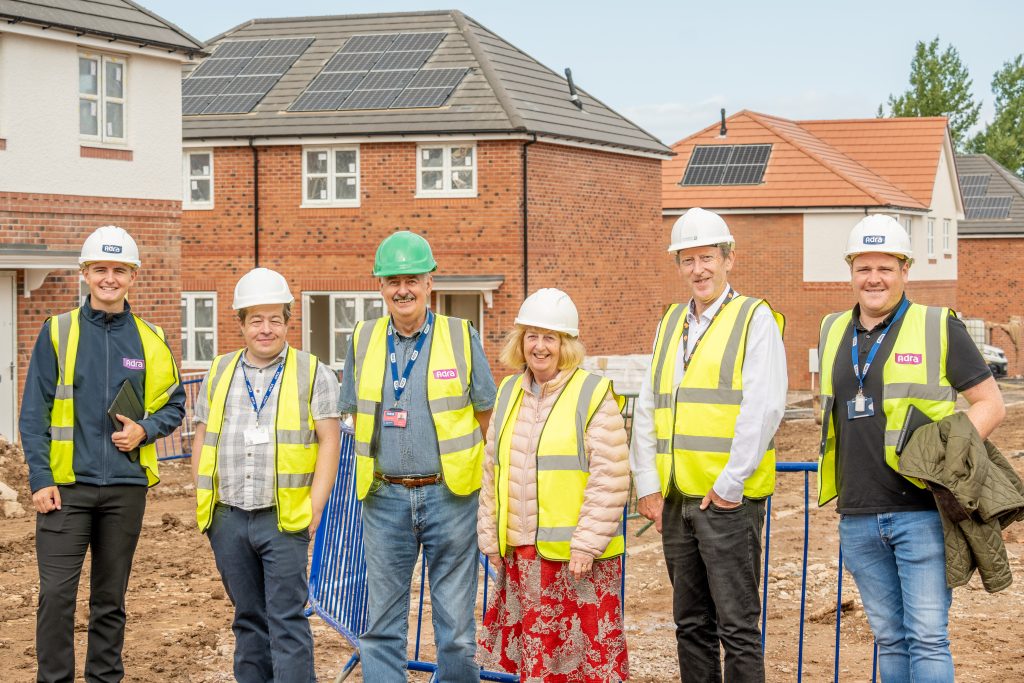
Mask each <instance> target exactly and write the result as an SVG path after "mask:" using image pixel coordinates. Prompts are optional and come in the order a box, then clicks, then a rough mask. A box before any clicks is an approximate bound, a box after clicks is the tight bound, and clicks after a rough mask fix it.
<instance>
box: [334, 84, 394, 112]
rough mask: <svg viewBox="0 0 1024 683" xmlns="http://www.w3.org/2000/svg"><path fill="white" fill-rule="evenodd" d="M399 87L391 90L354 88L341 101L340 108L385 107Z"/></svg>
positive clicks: (392, 99) (391, 100)
mask: <svg viewBox="0 0 1024 683" xmlns="http://www.w3.org/2000/svg"><path fill="white" fill-rule="evenodd" d="M400 92H402V89H401V88H394V89H392V90H355V91H353V92H352V94H351V95H349V96H348V97H347V98H345V101H344V102H342V103H341V109H343V110H345V109H387V108H388V105H390V104H391V103H392V102H393V101H394V99H395V98H396V97H398V94H399V93H400Z"/></svg>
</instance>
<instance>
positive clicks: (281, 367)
mask: <svg viewBox="0 0 1024 683" xmlns="http://www.w3.org/2000/svg"><path fill="white" fill-rule="evenodd" d="M282 370H284V361H281V363H280V364H279V365H278V366H277V371H276V372H274V378H273V379H272V380H270V386H269V387H267V391H266V392H265V393H264V394H263V400H262V401H261V402H260V405H259V407H258V408H257V407H256V393H255V392H254V391H253V390H252V384H250V383H249V375H247V374H245V366H244V365H243V366H242V377H243V378H244V379H245V388H246V390H247V391H248V392H249V402H250V403H252V409H253V410H255V411H256V426H257V427H259V426H260V412H261V411H262V410H263V407H264V406H265V405H267V399H269V398H270V394H272V393H273V392H274V385H275V384H277V378H278V377H280V376H281V371H282Z"/></svg>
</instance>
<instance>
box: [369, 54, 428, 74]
mask: <svg viewBox="0 0 1024 683" xmlns="http://www.w3.org/2000/svg"><path fill="white" fill-rule="evenodd" d="M430 52H431V51H430V50H410V51H403V52H385V53H384V55H383V56H381V58H380V59H379V60H377V63H376V64H374V65H373V69H374V71H383V70H387V69H418V68H420V67H421V66H423V62H425V61H427V58H428V57H429V56H430Z"/></svg>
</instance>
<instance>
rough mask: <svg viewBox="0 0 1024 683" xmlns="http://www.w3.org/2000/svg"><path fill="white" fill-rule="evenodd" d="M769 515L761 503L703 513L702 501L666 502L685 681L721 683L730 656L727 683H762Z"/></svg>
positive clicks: (665, 536) (665, 531)
mask: <svg viewBox="0 0 1024 683" xmlns="http://www.w3.org/2000/svg"><path fill="white" fill-rule="evenodd" d="M764 514H765V502H764V501H763V500H751V499H748V498H745V499H744V500H743V504H742V505H740V506H739V507H738V508H735V509H733V510H722V509H719V508H716V507H715V506H714V505H712V506H710V507H708V509H706V510H701V509H700V498H688V497H685V496H682V495H680V494H679V493H677V492H673V493H671V494H670V495H669V496H668V497H667V498H666V499H665V510H664V512H663V515H662V544H663V546H664V549H665V563H666V565H667V567H668V575H669V580H670V581H671V582H672V613H673V617H674V619H675V622H676V649H677V650H678V654H679V679H680V680H681V681H685V682H686V683H721V682H722V658H721V649H724V650H725V682H726V683H763V682H764V676H765V674H764V653H763V652H762V650H761V629H760V623H759V621H760V617H761V600H760V597H759V596H758V584H759V583H760V578H761V566H760V565H761V531H762V529H763V528H764ZM719 643H721V649H720V647H719Z"/></svg>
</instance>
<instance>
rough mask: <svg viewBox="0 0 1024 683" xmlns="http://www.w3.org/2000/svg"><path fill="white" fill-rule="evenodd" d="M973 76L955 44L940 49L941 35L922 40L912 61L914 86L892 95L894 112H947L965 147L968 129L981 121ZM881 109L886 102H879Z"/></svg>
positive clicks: (956, 136) (952, 132)
mask: <svg viewBox="0 0 1024 683" xmlns="http://www.w3.org/2000/svg"><path fill="white" fill-rule="evenodd" d="M971 85H972V81H971V77H970V74H968V72H967V67H965V66H964V65H963V62H961V61H960V53H958V52H957V51H956V48H954V47H953V46H952V45H949V46H947V47H946V49H945V50H943V51H942V52H941V53H940V52H939V39H938V37H936V38H935V40H933V41H931V42H930V43H927V44H925V43H924V42H923V41H918V43H917V45H916V46H915V47H914V58H913V59H912V60H911V61H910V87H909V88H908V89H907V91H906V92H904V93H903V94H902V95H899V96H896V95H889V112H890V115H891V116H946V117H948V118H949V132H950V135H951V136H952V138H953V144H954V145H955V146H956V147H957V148H958V149H960V148H962V147H963V146H964V145H965V144H966V142H967V139H966V135H967V131H968V130H970V128H971V127H972V126H974V124H976V123H977V122H978V113H979V112H980V111H981V104H980V103H977V102H975V101H974V98H973V97H972V96H971ZM878 109H879V112H881V111H882V106H881V105H880V106H879V108H878Z"/></svg>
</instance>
